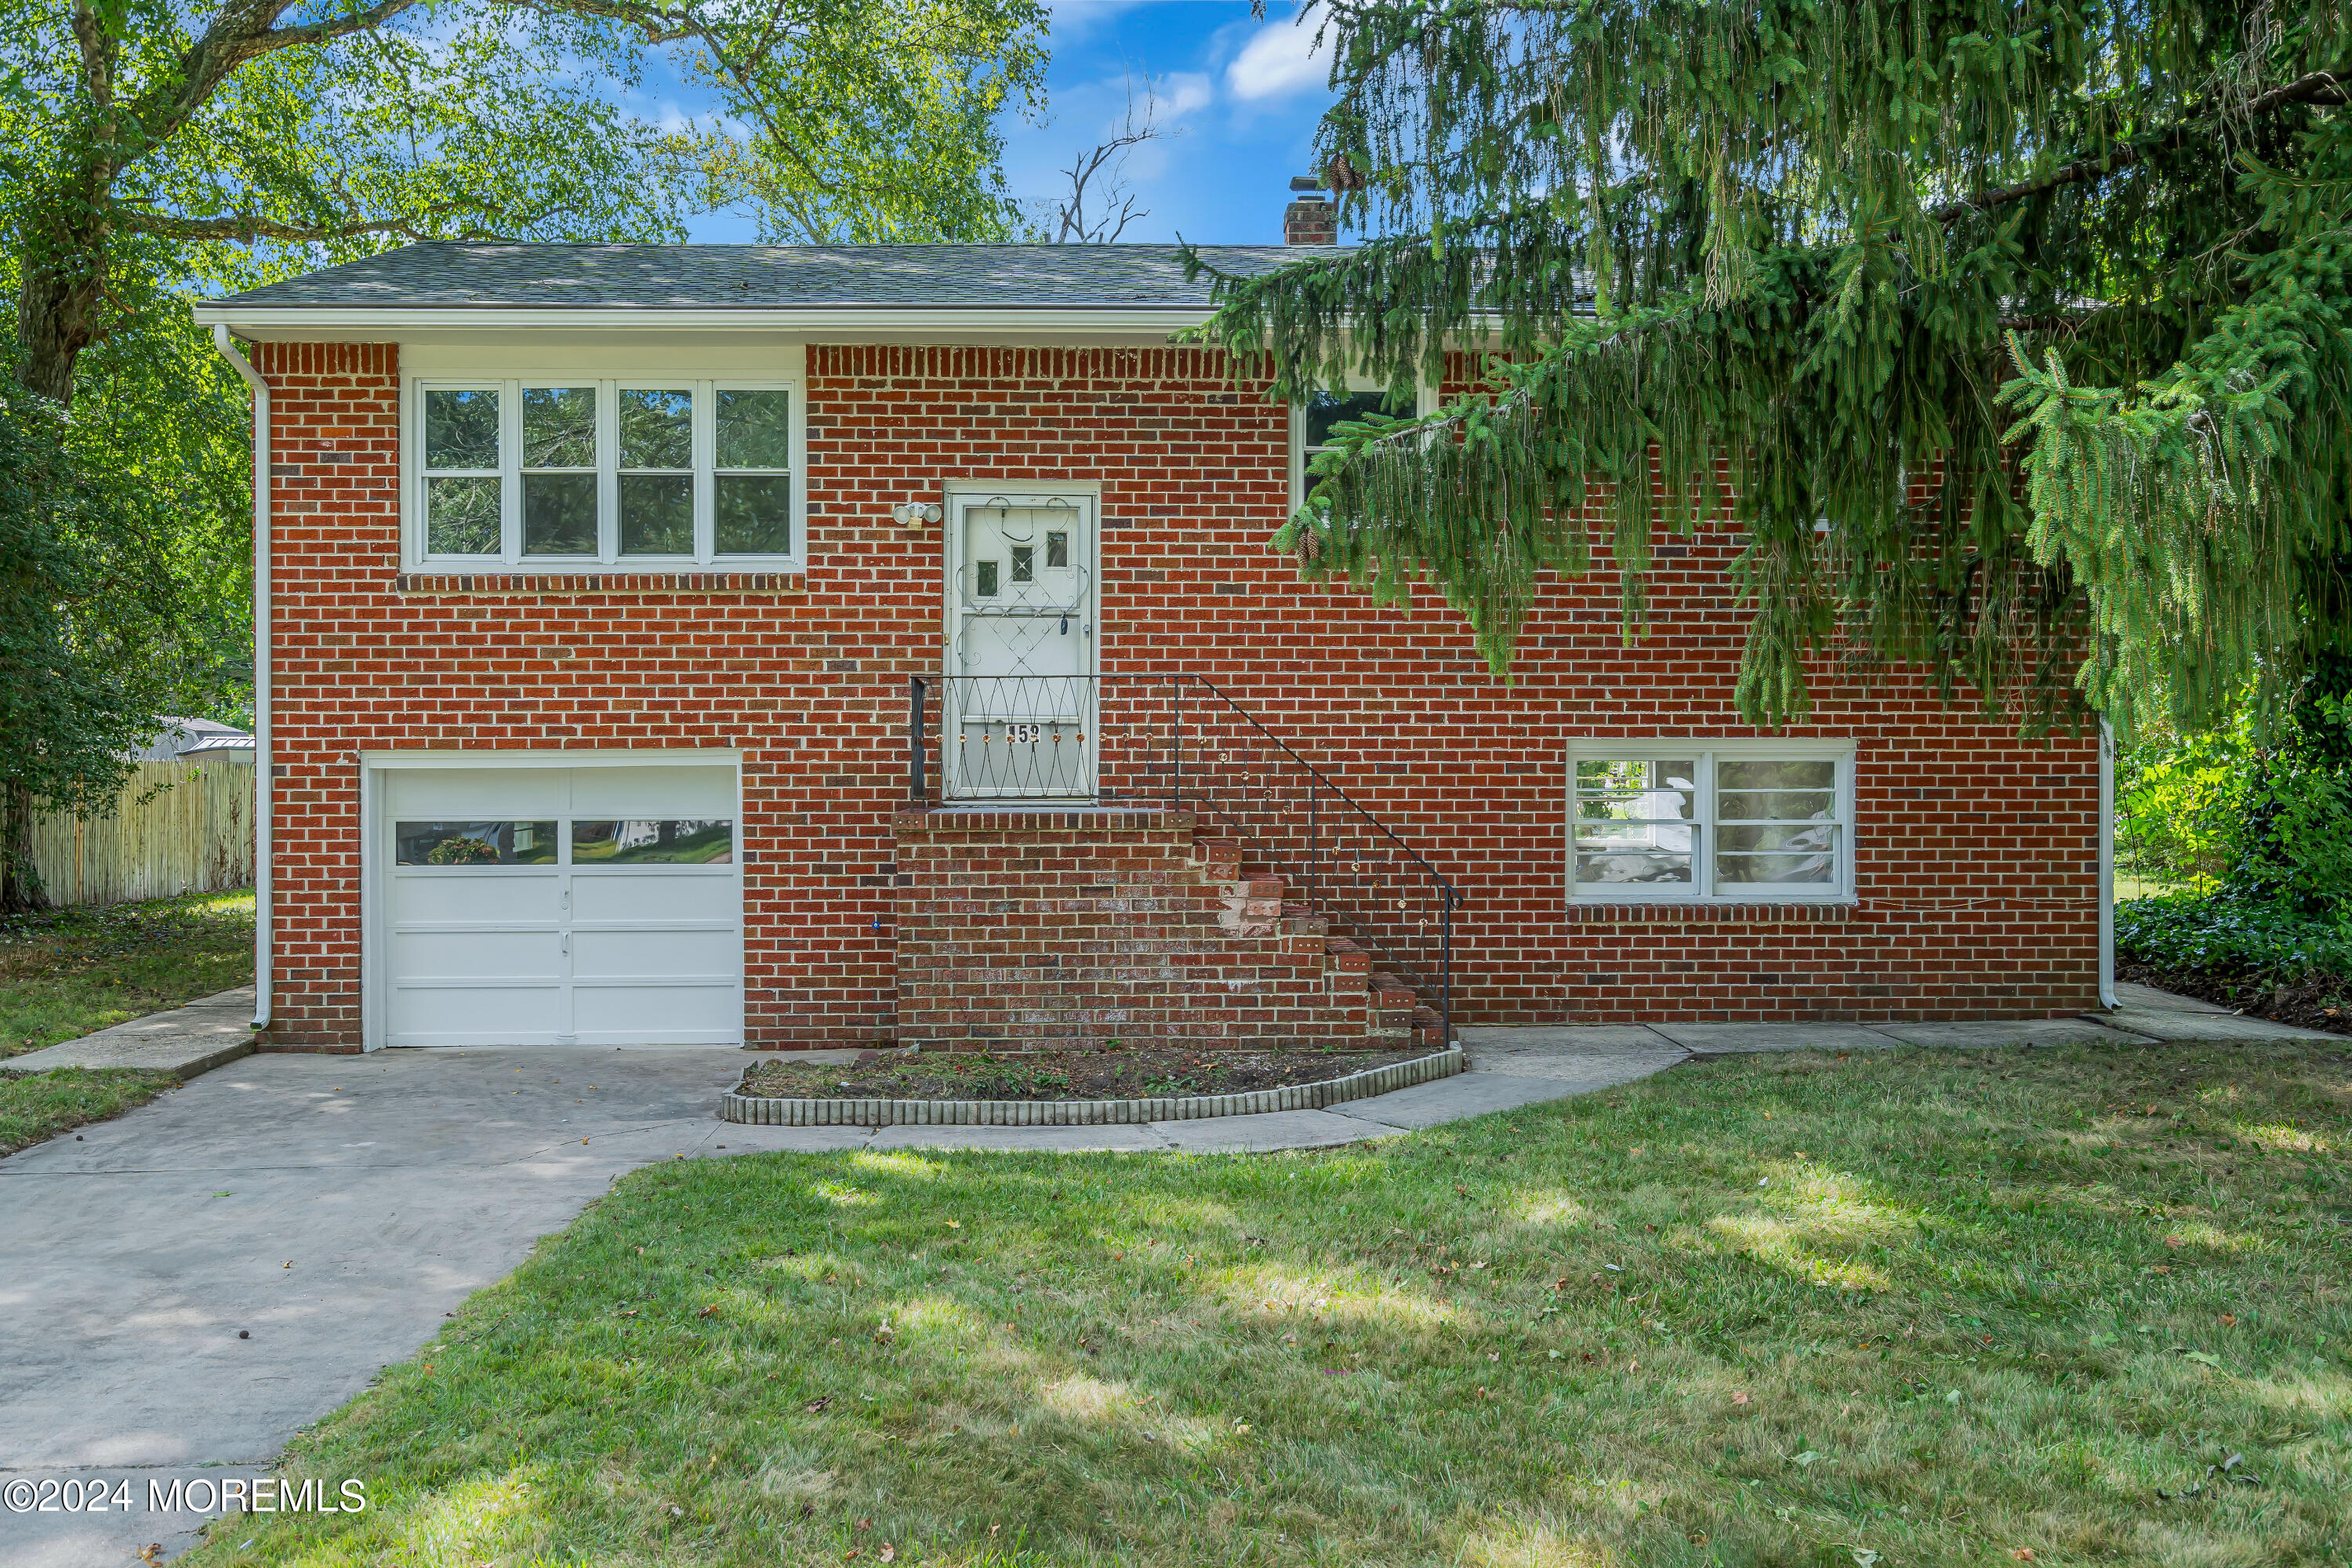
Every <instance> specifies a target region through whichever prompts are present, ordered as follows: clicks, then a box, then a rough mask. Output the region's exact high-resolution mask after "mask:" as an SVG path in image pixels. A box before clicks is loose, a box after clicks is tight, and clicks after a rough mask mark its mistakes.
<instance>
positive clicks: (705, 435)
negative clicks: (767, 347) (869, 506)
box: [400, 370, 808, 576]
mask: <svg viewBox="0 0 2352 1568" xmlns="http://www.w3.org/2000/svg"><path fill="white" fill-rule="evenodd" d="M403 380H404V386H403V388H402V395H401V400H400V409H401V417H400V426H401V441H400V449H401V464H400V467H401V482H400V498H401V504H400V511H401V528H400V540H401V543H400V560H401V570H402V571H404V572H406V573H411V574H418V575H428V574H446V575H452V576H458V575H467V574H481V573H484V572H498V573H508V572H516V573H524V572H527V573H530V574H534V575H552V574H563V573H581V574H587V573H601V574H610V573H614V572H626V573H641V574H652V575H664V574H675V573H682V572H769V573H800V572H805V571H806V570H807V569H808V568H807V559H808V554H807V552H808V395H807V392H806V389H805V382H804V380H803V378H801V377H797V376H790V377H778V376H756V375H722V376H707V377H691V376H678V375H666V374H646V375H641V376H629V375H620V376H616V375H614V374H610V373H609V371H608V370H599V371H595V372H593V373H592V372H583V373H581V374H563V373H534V374H529V375H522V376H507V377H499V376H486V375H453V374H434V375H412V376H407V377H404V378H403ZM526 386H588V387H593V388H594V389H595V393H596V553H594V554H593V555H528V556H527V555H524V554H523V553H522V389H523V388H524V387H526ZM623 387H629V388H644V387H651V388H665V389H668V390H673V391H691V392H692V393H693V394H694V428H693V437H692V438H693V444H694V543H695V548H694V552H693V553H691V554H687V555H623V554H622V553H620V529H621V523H620V479H619V472H620V470H619V456H620V454H619V450H618V443H619V437H620V430H619V425H618V421H617V413H618V407H619V392H620V389H621V388H623ZM457 388H474V389H481V390H487V389H493V388H494V389H496V390H497V391H498V393H499V463H500V468H499V479H500V481H501V483H500V486H499V491H500V493H499V513H500V533H501V540H500V546H501V547H500V549H499V553H497V554H496V555H431V554H428V553H426V552H425V394H426V393H427V392H430V391H442V390H451V389H457ZM720 392H789V393H791V394H792V397H793V402H792V428H791V432H790V440H791V449H792V464H793V468H792V509H793V549H792V551H791V552H789V553H786V554H766V555H720V554H718V553H717V552H716V551H715V549H714V546H715V544H716V540H715V539H714V537H713V532H714V529H715V522H714V507H715V503H716V498H717V494H718V487H717V483H716V474H717V472H718V468H717V458H718V424H717V420H718V407H719V405H718V398H717V394H719V393H720ZM729 471H730V472H733V471H736V470H731V469H730V470H729ZM744 471H756V470H744Z"/></svg>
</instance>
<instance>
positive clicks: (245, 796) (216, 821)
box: [33, 756, 253, 904]
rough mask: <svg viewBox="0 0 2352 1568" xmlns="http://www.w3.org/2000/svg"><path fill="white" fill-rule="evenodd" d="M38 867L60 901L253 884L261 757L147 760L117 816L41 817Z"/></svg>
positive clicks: (36, 834)
mask: <svg viewBox="0 0 2352 1568" xmlns="http://www.w3.org/2000/svg"><path fill="white" fill-rule="evenodd" d="M159 784H168V785H170V787H169V788H168V789H158V788H157V787H156V786H157V785H159ZM151 792H152V793H151ZM142 796H143V797H145V798H143V799H142ZM33 865H34V867H35V868H36V869H37V870H38V871H39V872H40V874H41V890H42V891H43V892H44V893H45V894H47V897H48V900H49V902H51V903H52V904H119V903H123V902H125V901H127V900H131V899H163V898H169V897H171V896H172V895H173V894H174V893H198V892H210V891H212V890H213V889H216V888H241V887H244V886H245V885H246V884H247V883H248V882H250V881H252V880H253V763H251V762H249V761H247V760H246V759H244V758H241V757H240V758H230V757H219V756H215V757H208V758H206V759H205V761H203V762H202V763H196V762H192V761H181V762H170V763H140V764H138V767H137V769H136V770H135V771H134V772H133V773H132V774H131V782H130V783H129V784H125V785H123V788H122V795H121V801H120V804H119V805H117V806H116V808H115V811H114V814H113V815H112V816H97V817H79V816H41V817H38V818H37V819H36V820H35V821H34V824H33Z"/></svg>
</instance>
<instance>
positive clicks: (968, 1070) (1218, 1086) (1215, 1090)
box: [735, 1046, 1428, 1100]
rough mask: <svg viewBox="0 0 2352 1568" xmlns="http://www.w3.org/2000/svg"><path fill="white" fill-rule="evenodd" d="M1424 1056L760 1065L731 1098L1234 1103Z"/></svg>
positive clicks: (1124, 1051)
mask: <svg viewBox="0 0 2352 1568" xmlns="http://www.w3.org/2000/svg"><path fill="white" fill-rule="evenodd" d="M1427 1054H1428V1053H1427V1052H1425V1051H1411V1050H1406V1051H1321V1050H1297V1049H1293V1050H1270V1051H1251V1050H1234V1051H1204V1050H1193V1049H1190V1048H1188V1047H1180V1046H1118V1047H1103V1048H1101V1049H1096V1050H1058V1051H1051V1050H1049V1051H1024V1052H1019V1053H1013V1052H1003V1053H997V1052H992V1051H924V1052H920V1053H909V1052H906V1051H866V1052H864V1053H862V1054H861V1055H860V1056H859V1057H858V1058H857V1060H856V1062H855V1063H851V1064H843V1063H839V1062H835V1063H832V1064H830V1065H827V1064H823V1063H818V1062H796V1061H793V1060H792V1059H791V1058H781V1059H778V1060H775V1061H765V1062H761V1063H760V1064H759V1065H758V1066H756V1067H754V1068H751V1070H750V1071H749V1072H747V1073H745V1074H744V1075H743V1084H742V1087H741V1088H740V1089H737V1090H736V1091H735V1092H736V1093H738V1094H741V1095H749V1096H751V1097H753V1098H756V1099H768V1100H1127V1099H1143V1098H1147V1097H1158V1096H1169V1097H1175V1096H1184V1095H1196V1094H1241V1093H1245V1092H1247V1091H1249V1090H1252V1089H1286V1088H1288V1087H1289V1086H1291V1085H1292V1084H1300V1083H1320V1082H1322V1081H1323V1080H1325V1079H1334V1078H1345V1077H1347V1076H1348V1075H1349V1073H1357V1072H1366V1071H1369V1070H1370V1069H1371V1068H1384V1067H1389V1066H1391V1065H1392V1064H1394V1063H1397V1062H1407V1061H1412V1059H1414V1058H1416V1057H1421V1056H1426V1055H1427Z"/></svg>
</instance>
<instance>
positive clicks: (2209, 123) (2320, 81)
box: [1927, 64, 2352, 223]
mask: <svg viewBox="0 0 2352 1568" xmlns="http://www.w3.org/2000/svg"><path fill="white" fill-rule="evenodd" d="M2347 77H2352V64H2347V65H2344V66H2339V67H2338V68H2336V69H2335V70H2325V71H2313V72H2312V73H2311V74H2310V75H2308V76H2302V77H2297V78H2296V79H2294V80H2293V81H2291V82H2288V83H2287V84H2286V85H2284V87H2274V88H2273V89H2271V90H2270V91H2268V92H2265V93H2263V94H2261V95H2259V96H2258V97H2255V98H2253V99H2251V100H2248V101H2247V102H2246V104H2245V105H2244V107H2242V108H2241V109H2238V110H2231V111H2223V110H2216V111H2214V112H2213V113H2211V114H2206V115H2200V116H2199V117H2198V118H2197V119H2195V120H2185V121H2180V122H2179V123H2178V124H2175V125H2169V126H2167V127H2165V128H2164V129H2163V130H2160V131H2151V132H2147V134H2146V135H2144V136H2135V137H2133V138H2132V139H2131V140H2130V141H2128V142H2124V143H2123V144H2122V145H2120V146H2118V147H2116V148H2114V149H2113V150H2111V151H2109V152H2107V153H2103V154H2102V155H2100V156H2099V157H2096V158H2078V159H2076V160H2075V161H2074V162H2073V163H2062V164H2060V165H2059V166H2058V167H2057V168H2055V169H2053V170H2052V171H2051V172H2050V173H2049V174H2044V175H2042V177H2041V178H2040V179H2037V180H2021V181H2019V182H2018V183H2017V184H2013V185H2001V186H1999V187H1997V188H1995V189H1993V190H1990V191H1986V192H1983V193H1982V194H1980V195H1974V196H1968V197H1964V198H1962V199H1961V200H1959V201H1954V202H1946V203H1944V204H1943V205H1941V206H1937V207H1932V208H1930V209H1928V212H1927V216H1929V217H1930V218H1932V219H1934V220H1935V221H1936V222H1937V223H1950V222H1951V221H1953V220H1954V219H1955V218H1959V217H1964V216H1967V215H1968V214H1969V213H1973V212H1983V211H1986V210H1988V209H1990V208H1992V207H1997V206H2003V205H2007V204H2009V203H2011V202H2018V201H2023V200H2025V199H2026V198H2027V197H2029V196H2038V195H2043V194H2044V193H2046V192H2050V191H2055V190H2063V189H2064V188H2065V187H2066V186H2068V185H2078V184H2083V183H2084V181H2086V180H2102V179H2105V178H2106V176H2108V175H2109V174H2121V173H2122V172H2123V171H2124V170H2126V169H2128V168H2130V167H2132V166H2133V165H2134V164H2136V163H2144V162H2146V161H2147V159H2148V158H2150V157H2153V156H2155V155H2156V154H2158V153H2170V152H2177V151H2179V149H2181V148H2183V147H2186V146H2188V145H2189V144H2190V143H2191V142H2196V141H2198V140H2200V139H2201V138H2205V137H2210V136H2211V135H2213V134H2215V133H2216V132H2219V131H2220V130H2221V125H2222V123H2223V122H2224V121H2228V120H2232V119H2242V120H2251V119H2253V118H2255V117H2257V116H2259V115H2264V114H2270V113H2273V112H2275V111H2276V110H2281V109H2285V108H2289V107H2291V106H2293V105H2295V104H2304V103H2330V104H2333V103H2342V102H2344V101H2345V79H2346V78H2347Z"/></svg>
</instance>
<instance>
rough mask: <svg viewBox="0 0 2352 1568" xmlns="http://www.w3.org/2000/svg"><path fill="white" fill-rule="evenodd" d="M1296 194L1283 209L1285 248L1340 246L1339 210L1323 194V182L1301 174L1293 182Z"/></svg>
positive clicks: (1291, 183)
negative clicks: (1286, 246) (1291, 246)
mask: <svg viewBox="0 0 2352 1568" xmlns="http://www.w3.org/2000/svg"><path fill="white" fill-rule="evenodd" d="M1290 188H1291V190H1292V191H1293V192H1294V193H1295V194H1294V195H1292V196H1291V198H1290V205H1288V206H1286V207H1285V208H1283V209H1282V243H1283V244H1285V245H1337V244H1339V207H1338V206H1337V205H1335V204H1334V203H1333V202H1332V201H1331V200H1330V199H1329V198H1328V197H1327V196H1325V195H1324V194H1323V182H1322V181H1320V180H1318V179H1316V178H1314V177H1313V176H1311V175H1300V176H1298V177H1297V178H1296V179H1293V180H1292V181H1291V182H1290Z"/></svg>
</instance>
